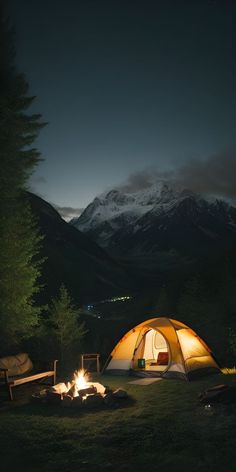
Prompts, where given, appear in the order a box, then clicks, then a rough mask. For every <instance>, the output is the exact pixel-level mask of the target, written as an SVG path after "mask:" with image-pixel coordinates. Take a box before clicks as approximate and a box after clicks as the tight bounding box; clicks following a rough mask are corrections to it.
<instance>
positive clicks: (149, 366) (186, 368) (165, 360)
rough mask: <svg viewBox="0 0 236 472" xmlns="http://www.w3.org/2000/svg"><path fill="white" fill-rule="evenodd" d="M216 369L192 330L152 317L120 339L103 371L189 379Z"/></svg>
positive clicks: (215, 363) (213, 361)
mask: <svg viewBox="0 0 236 472" xmlns="http://www.w3.org/2000/svg"><path fill="white" fill-rule="evenodd" d="M219 370H220V368H219V366H218V364H217V362H216V361H215V359H214V357H213V355H212V352H211V350H210V349H209V347H208V346H207V345H206V344H205V342H204V341H203V340H202V339H201V338H199V336H198V335H197V334H196V333H195V332H194V331H193V330H192V329H190V328H189V327H188V326H186V325H185V324H183V323H181V322H180V321H176V320H172V319H170V318H152V319H150V320H147V321H144V322H143V323H141V324H139V325H137V326H135V327H134V328H133V329H131V330H130V331H128V333H126V334H125V335H124V336H123V337H122V338H121V340H120V341H119V342H118V344H117V345H116V346H115V348H114V349H113V351H112V352H111V355H110V357H109V359H108V361H107V363H106V364H105V367H104V370H103V371H104V373H106V374H109V373H110V374H132V373H133V374H135V375H139V376H143V377H146V376H147V377H164V378H183V379H186V380H189V379H191V378H192V377H194V376H195V374H197V373H201V372H203V371H204V372H210V371H215V372H216V371H219Z"/></svg>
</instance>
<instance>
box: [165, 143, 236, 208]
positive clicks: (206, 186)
mask: <svg viewBox="0 0 236 472" xmlns="http://www.w3.org/2000/svg"><path fill="white" fill-rule="evenodd" d="M170 179H171V180H173V181H174V182H176V183H177V184H178V185H179V186H180V187H184V188H186V187H187V188H190V189H191V190H193V191H194V192H199V193H203V194H209V195H216V196H219V197H223V198H228V199H235V198H236V149H228V150H224V151H221V152H220V153H218V154H214V155H212V156H210V157H209V158H208V159H206V160H204V161H199V160H192V161H189V162H188V163H187V164H185V165H183V166H181V167H179V168H178V169H177V170H176V171H174V172H172V174H171V175H170Z"/></svg>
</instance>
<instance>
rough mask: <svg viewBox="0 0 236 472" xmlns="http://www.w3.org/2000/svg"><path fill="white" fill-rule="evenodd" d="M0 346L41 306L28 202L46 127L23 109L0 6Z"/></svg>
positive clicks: (23, 93) (25, 333)
mask: <svg viewBox="0 0 236 472" xmlns="http://www.w3.org/2000/svg"><path fill="white" fill-rule="evenodd" d="M0 43H1V46H0V159H1V173H0V346H1V347H0V350H1V353H3V352H6V350H7V348H8V349H10V347H12V346H15V345H17V344H19V343H20V342H21V340H22V339H23V338H26V337H29V336H31V334H32V331H33V328H34V326H35V325H36V324H37V321H38V312H39V308H36V307H35V306H34V294H35V293H36V292H37V290H38V285H37V283H38V282H37V281H38V277H39V275H40V270H39V265H40V264H39V261H37V260H36V259H37V257H36V256H37V254H38V252H39V247H40V240H41V237H40V235H39V232H38V229H37V225H36V222H35V221H34V218H33V216H32V214H31V211H30V208H29V205H28V203H27V200H26V195H25V190H26V189H27V181H28V179H29V176H30V175H31V174H32V172H33V170H34V168H35V166H36V165H37V163H38V162H39V159H40V155H39V152H38V151H37V150H36V149H35V148H33V147H32V144H33V142H34V140H35V138H36V136H37V134H38V132H39V130H40V129H41V128H42V126H44V124H43V123H42V122H41V116H40V115H29V114H27V113H26V111H27V109H28V108H29V107H30V105H31V104H32V102H33V100H34V97H28V96H27V93H28V84H27V82H26V80H25V78H24V76H23V75H19V74H17V73H16V72H15V68H14V41H13V33H12V30H11V29H10V28H9V26H8V22H7V21H6V20H5V17H4V13H3V8H2V7H0Z"/></svg>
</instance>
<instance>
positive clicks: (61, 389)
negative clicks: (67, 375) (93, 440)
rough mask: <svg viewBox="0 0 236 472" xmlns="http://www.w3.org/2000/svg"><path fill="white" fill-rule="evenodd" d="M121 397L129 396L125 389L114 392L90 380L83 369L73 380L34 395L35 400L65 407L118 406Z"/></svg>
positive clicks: (76, 373)
mask: <svg viewBox="0 0 236 472" xmlns="http://www.w3.org/2000/svg"><path fill="white" fill-rule="evenodd" d="M120 398H128V394H127V392H126V391H125V390H122V389H118V390H116V391H114V392H112V391H111V390H109V389H107V388H106V387H104V385H102V384H101V383H99V382H90V381H89V376H88V373H87V372H86V371H84V370H83V369H82V370H79V371H76V372H75V373H74V378H73V380H72V381H71V382H67V383H64V382H61V383H58V384H56V385H54V386H53V387H50V388H48V389H44V390H41V392H39V393H38V394H33V395H32V400H33V401H34V402H37V403H46V404H55V405H60V406H62V407H65V408H69V407H72V408H86V407H88V408H98V407H100V406H102V405H106V406H118V404H117V399H120Z"/></svg>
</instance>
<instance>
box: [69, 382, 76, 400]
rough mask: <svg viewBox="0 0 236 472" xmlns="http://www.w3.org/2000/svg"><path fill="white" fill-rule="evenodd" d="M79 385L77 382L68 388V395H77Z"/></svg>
mask: <svg viewBox="0 0 236 472" xmlns="http://www.w3.org/2000/svg"><path fill="white" fill-rule="evenodd" d="M77 390H78V389H77V387H76V385H75V384H73V385H72V387H71V388H70V389H69V390H68V392H67V395H70V396H71V397H75V396H77Z"/></svg>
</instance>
